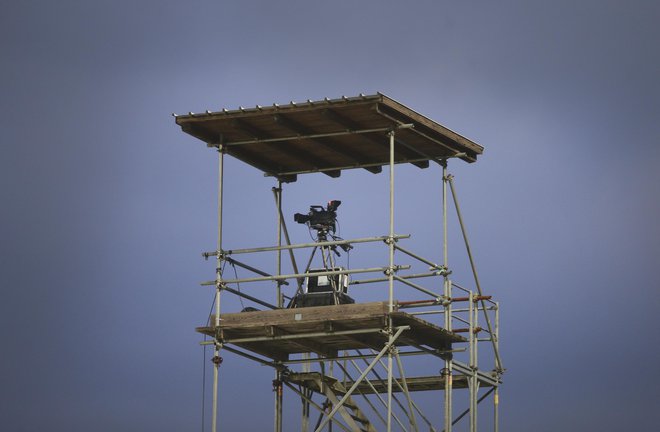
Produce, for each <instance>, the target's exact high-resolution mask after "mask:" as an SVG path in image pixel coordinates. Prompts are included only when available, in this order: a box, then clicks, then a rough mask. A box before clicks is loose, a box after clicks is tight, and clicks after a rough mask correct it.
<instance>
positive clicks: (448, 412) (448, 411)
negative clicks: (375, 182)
mask: <svg viewBox="0 0 660 432" xmlns="http://www.w3.org/2000/svg"><path fill="white" fill-rule="evenodd" d="M441 165H442V262H443V265H444V267H445V269H448V268H449V256H448V252H447V181H448V178H447V160H443V161H442V162H441ZM447 273H448V272H445V275H444V295H445V329H447V330H448V331H451V327H452V322H451V301H450V299H451V281H450V280H449V275H448V274H447ZM443 374H444V376H445V429H444V430H445V432H451V427H452V384H453V383H452V363H451V359H450V357H448V358H447V359H446V360H445V367H444V369H443Z"/></svg>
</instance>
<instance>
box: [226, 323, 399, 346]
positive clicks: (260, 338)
mask: <svg viewBox="0 0 660 432" xmlns="http://www.w3.org/2000/svg"><path fill="white" fill-rule="evenodd" d="M396 329H397V330H402V331H403V330H409V329H410V326H407V325H406V326H400V327H396ZM382 331H383V329H382V328H381V327H374V328H366V329H356V330H340V331H324V332H314V333H301V334H287V335H275V336H257V337H249V338H239V339H227V340H223V341H222V343H231V344H237V343H245V342H260V341H267V340H288V339H305V338H312V337H320V336H338V335H353V334H364V333H379V332H382Z"/></svg>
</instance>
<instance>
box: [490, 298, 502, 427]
mask: <svg viewBox="0 0 660 432" xmlns="http://www.w3.org/2000/svg"><path fill="white" fill-rule="evenodd" d="M491 337H492V336H491ZM495 343H496V344H497V348H498V349H499V344H500V303H499V302H497V303H495ZM498 379H499V375H498ZM493 408H494V411H495V412H494V413H493V420H494V422H495V427H494V428H493V430H494V431H495V432H498V431H499V428H500V426H499V425H500V386H499V384H498V386H497V387H495V394H494V395H493Z"/></svg>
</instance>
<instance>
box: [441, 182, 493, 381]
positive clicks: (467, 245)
mask: <svg viewBox="0 0 660 432" xmlns="http://www.w3.org/2000/svg"><path fill="white" fill-rule="evenodd" d="M447 181H448V182H449V187H450V189H451V195H452V198H453V199H454V208H455V209H456V216H457V217H458V222H459V224H460V225H461V232H462V233H463V240H464V242H465V249H466V250H467V254H468V258H469V259H470V267H471V268H472V274H473V275H474V283H475V284H476V286H477V291H479V295H480V296H482V297H483V291H482V290H481V284H480V283H479V275H478V274H477V267H476V265H475V263H474V258H473V256H472V249H471V248H470V242H469V241H468V237H467V232H466V230H465V224H464V223H463V216H462V214H461V207H460V206H459V205H458V198H457V196H456V189H455V187H454V176H452V175H449V176H447ZM480 301H481V306H482V307H483V309H484V318H485V319H486V326H488V331H489V332H490V334H491V340H492V342H493V351H494V353H495V362H496V365H497V370H498V371H502V370H503V367H502V360H501V359H500V350H499V348H498V346H497V343H496V342H497V341H496V338H495V336H494V335H493V328H492V326H491V323H490V318H489V317H488V312H487V311H486V303H485V302H484V300H480Z"/></svg>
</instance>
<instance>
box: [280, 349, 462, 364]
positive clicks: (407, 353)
mask: <svg viewBox="0 0 660 432" xmlns="http://www.w3.org/2000/svg"><path fill="white" fill-rule="evenodd" d="M466 350H467V348H454V349H450V350H435V351H436V352H437V353H438V354H449V353H458V352H465V351H466ZM377 355H378V354H376V353H373V354H361V355H357V354H355V355H344V356H337V357H318V358H309V359H293V360H285V361H282V364H307V363H310V364H311V363H318V362H326V361H343V360H359V359H369V358H373V357H376V356H377ZM398 355H399V356H417V355H428V352H427V351H421V350H419V351H399V352H398Z"/></svg>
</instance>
